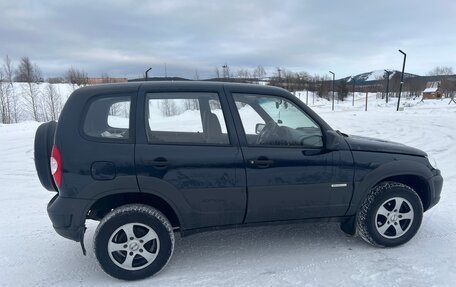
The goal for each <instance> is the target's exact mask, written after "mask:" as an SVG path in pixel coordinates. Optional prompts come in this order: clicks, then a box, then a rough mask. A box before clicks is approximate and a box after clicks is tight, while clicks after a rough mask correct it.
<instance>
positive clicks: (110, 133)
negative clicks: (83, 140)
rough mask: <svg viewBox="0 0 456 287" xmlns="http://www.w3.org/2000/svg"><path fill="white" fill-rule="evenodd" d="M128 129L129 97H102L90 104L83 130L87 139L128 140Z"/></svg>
mask: <svg viewBox="0 0 456 287" xmlns="http://www.w3.org/2000/svg"><path fill="white" fill-rule="evenodd" d="M129 128H130V97H109V96H107V97H103V98H98V99H96V100H94V101H93V102H92V103H90V106H89V108H88V110H87V113H86V116H85V119H84V126H83V130H84V133H85V134H86V135H87V136H89V137H94V138H100V139H121V140H122V139H123V140H125V139H128V138H129Z"/></svg>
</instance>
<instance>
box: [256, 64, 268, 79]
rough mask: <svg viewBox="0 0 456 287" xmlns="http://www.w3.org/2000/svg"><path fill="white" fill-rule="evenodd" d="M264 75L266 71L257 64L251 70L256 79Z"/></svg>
mask: <svg viewBox="0 0 456 287" xmlns="http://www.w3.org/2000/svg"><path fill="white" fill-rule="evenodd" d="M265 76H266V71H265V70H264V68H263V67H262V66H258V67H256V68H255V70H253V77H254V78H257V79H261V78H263V77H265Z"/></svg>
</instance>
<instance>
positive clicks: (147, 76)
mask: <svg viewBox="0 0 456 287" xmlns="http://www.w3.org/2000/svg"><path fill="white" fill-rule="evenodd" d="M150 70H152V67H150V68H149V69H147V70H146V81H147V79H148V78H149V71H150Z"/></svg>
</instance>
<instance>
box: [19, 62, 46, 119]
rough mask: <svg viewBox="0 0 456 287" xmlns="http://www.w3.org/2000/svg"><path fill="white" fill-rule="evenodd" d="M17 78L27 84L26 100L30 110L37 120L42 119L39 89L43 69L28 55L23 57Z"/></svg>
mask: <svg viewBox="0 0 456 287" xmlns="http://www.w3.org/2000/svg"><path fill="white" fill-rule="evenodd" d="M16 80H17V81H19V82H24V83H26V84H27V88H26V89H25V93H24V94H23V96H24V100H25V101H26V103H27V108H28V110H29V112H31V113H32V118H33V119H34V120H35V121H40V111H39V104H40V102H39V90H38V87H37V85H38V83H39V82H40V80H41V71H40V69H39V68H38V66H37V65H33V64H32V62H31V61H30V59H29V58H28V57H22V58H21V61H20V63H19V66H18V68H17V71H16Z"/></svg>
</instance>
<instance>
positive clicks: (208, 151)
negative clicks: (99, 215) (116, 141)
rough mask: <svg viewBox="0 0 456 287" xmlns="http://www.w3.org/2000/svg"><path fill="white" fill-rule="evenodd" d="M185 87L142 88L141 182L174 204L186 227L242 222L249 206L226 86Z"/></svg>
mask: <svg viewBox="0 0 456 287" xmlns="http://www.w3.org/2000/svg"><path fill="white" fill-rule="evenodd" d="M192 87H193V88H194V87H195V86H192ZM182 90H185V89H184V88H182V87H180V89H179V91H178V92H175V91H172V90H166V89H165V90H157V89H147V88H145V89H144V90H143V91H142V92H140V98H142V100H140V102H141V101H142V103H141V104H139V105H138V111H139V110H140V112H138V113H139V114H142V118H138V120H137V121H138V125H137V126H138V135H139V136H138V138H137V143H136V155H135V158H136V168H137V177H138V183H139V187H140V189H141V191H142V192H148V193H152V194H155V195H157V196H160V197H161V198H163V199H164V200H165V201H167V202H168V203H170V204H171V206H173V207H174V209H175V210H177V212H178V214H179V217H180V219H181V222H180V224H181V228H182V229H194V228H203V227H210V226H218V225H227V224H239V223H241V222H242V220H243V218H244V215H245V205H246V187H245V174H244V168H243V164H244V163H243V159H242V153H241V150H240V147H239V145H238V140H237V138H236V134H235V132H231V131H230V129H232V128H233V125H234V124H233V121H232V118H231V116H230V114H229V111H226V110H225V106H226V105H227V103H226V99H225V98H224V95H223V90H217V89H213V90H202V91H198V90H192V91H185V92H182ZM222 108H223V109H222ZM144 118H146V120H145V121H144Z"/></svg>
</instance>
